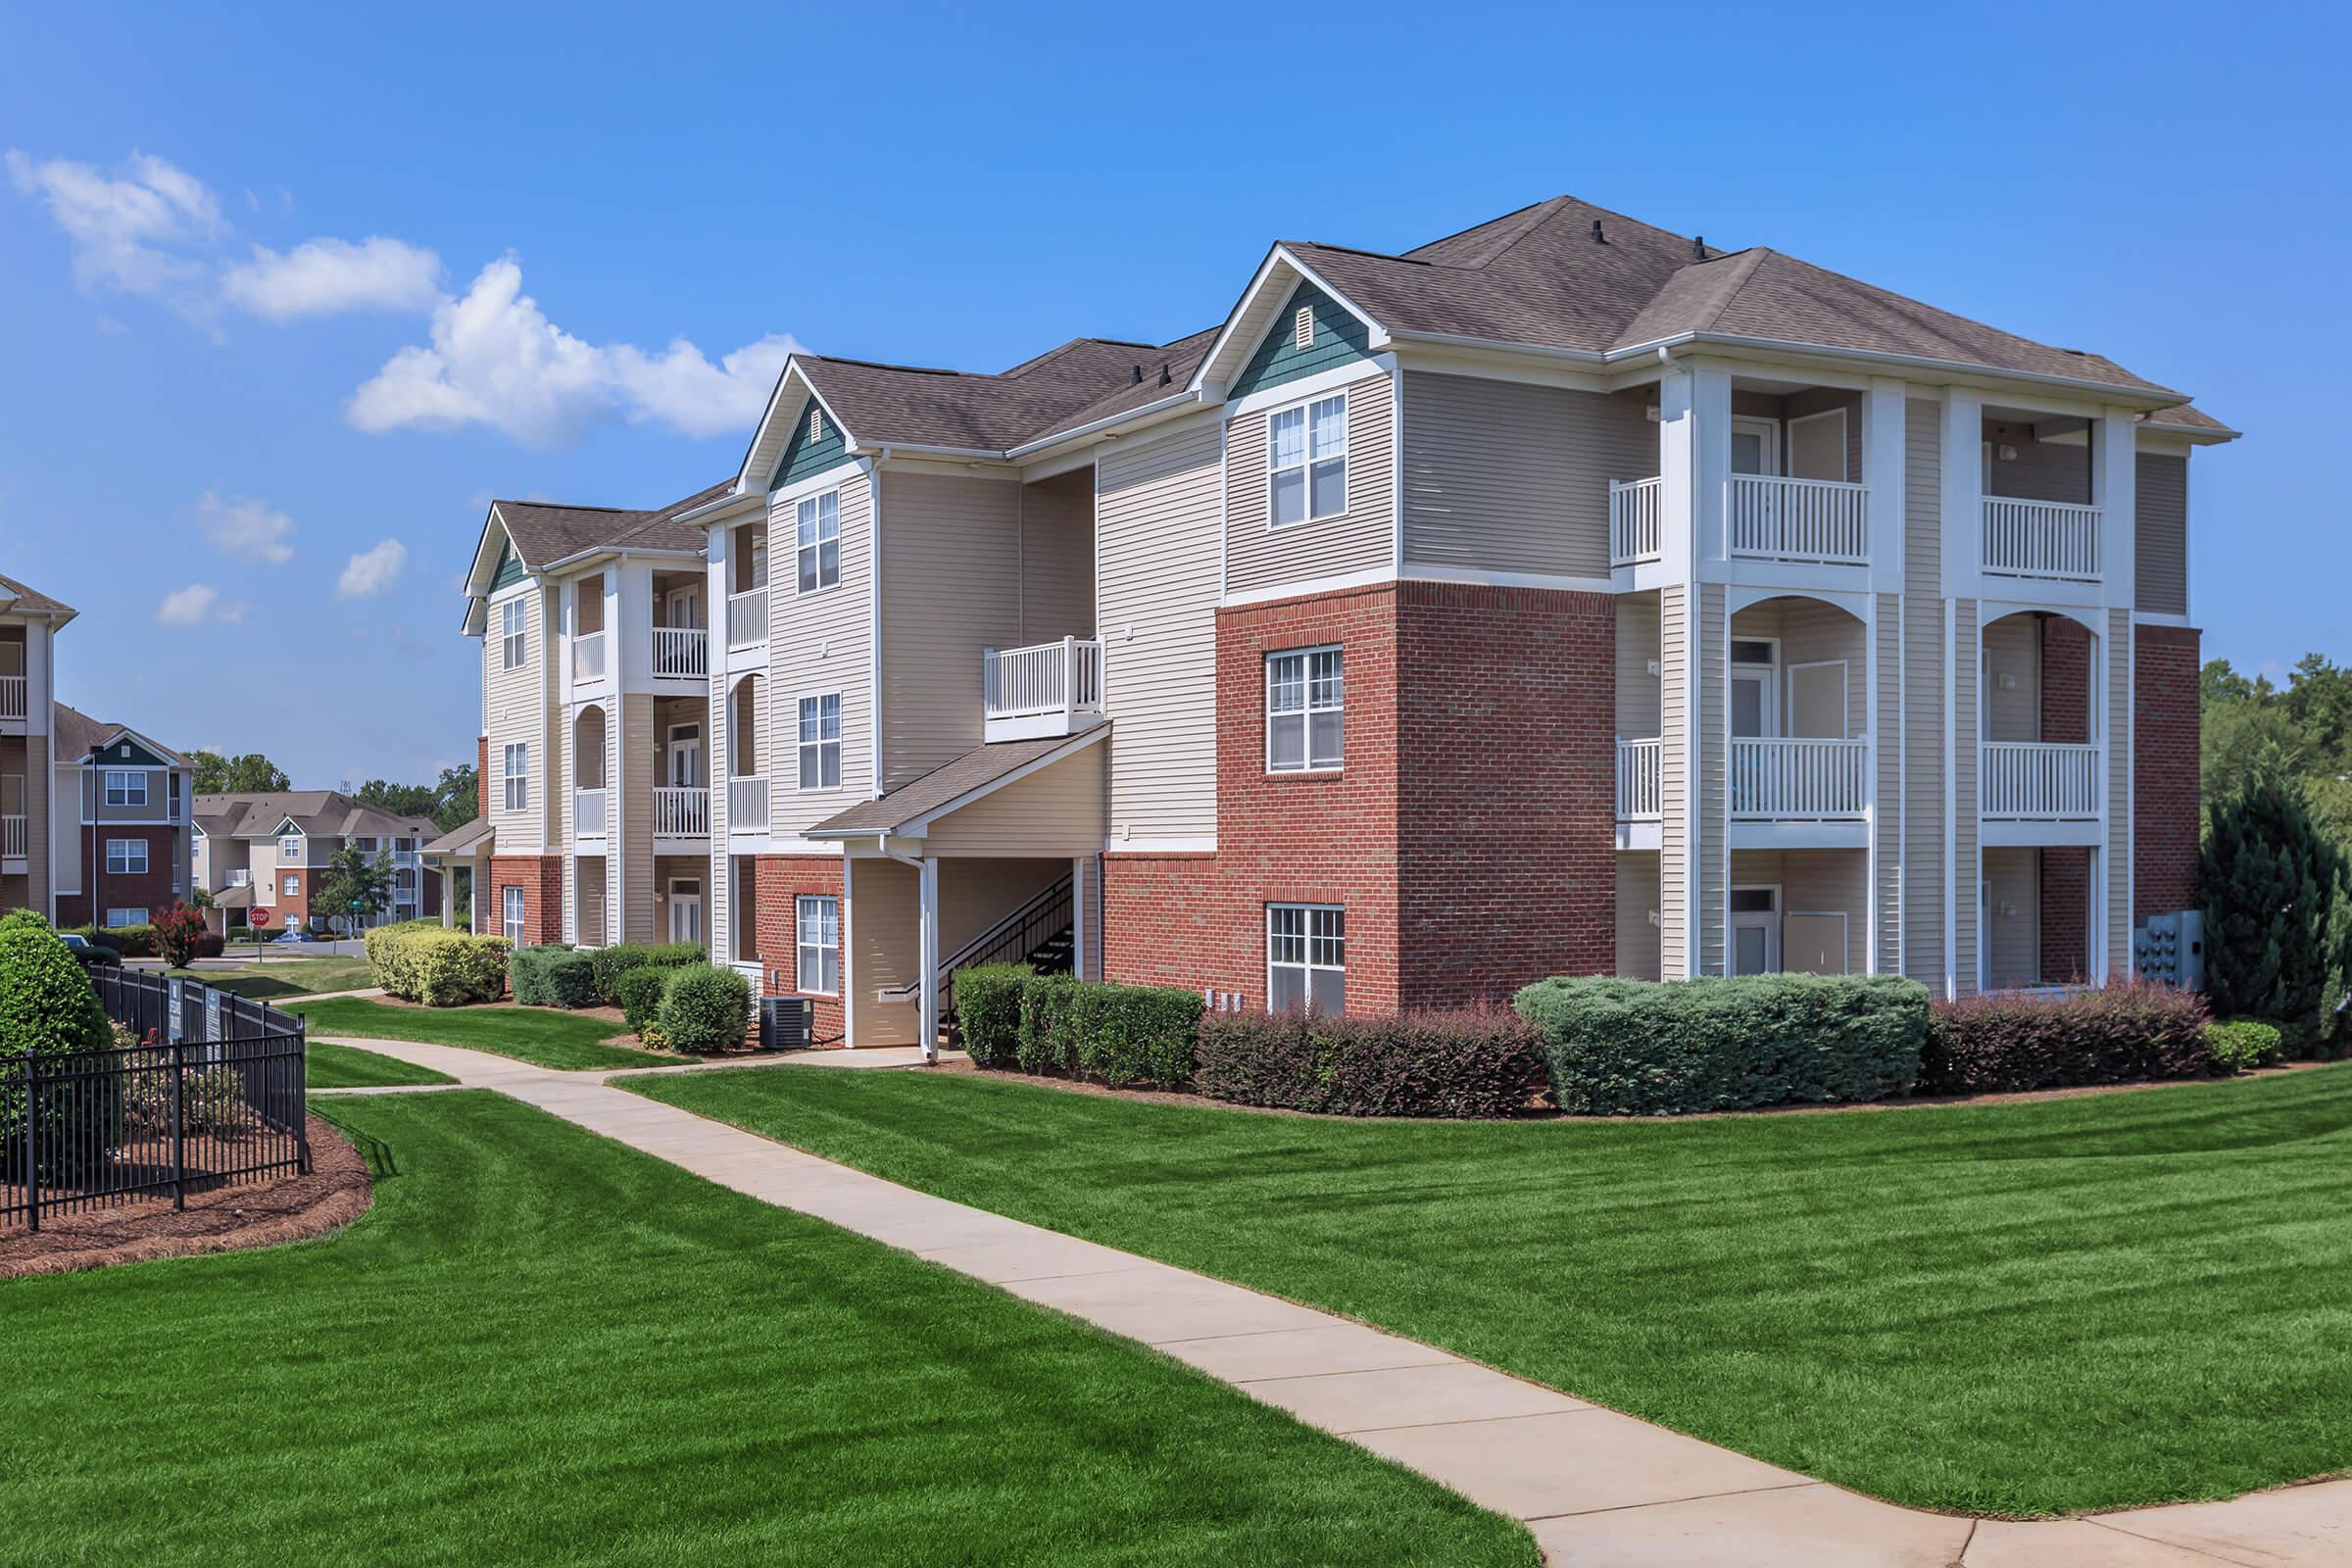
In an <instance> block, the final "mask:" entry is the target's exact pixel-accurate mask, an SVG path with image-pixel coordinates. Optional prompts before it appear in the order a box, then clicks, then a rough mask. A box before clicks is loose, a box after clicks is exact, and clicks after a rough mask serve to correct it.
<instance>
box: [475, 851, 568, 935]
mask: <svg viewBox="0 0 2352 1568" xmlns="http://www.w3.org/2000/svg"><path fill="white" fill-rule="evenodd" d="M511 887H518V888H520V889H522V940H523V945H524V946H526V947H535V946H537V945H538V944H540V943H542V942H561V941H563V940H564V860H563V858H562V857H561V856H555V855H494V856H492V857H491V858H490V878H489V886H488V887H486V888H477V889H475V890H474V900H473V903H474V921H475V925H476V928H477V929H479V930H481V931H482V932H484V933H486V934H488V935H490V936H501V935H504V934H505V931H506V907H507V891H506V890H507V889H508V888H511ZM485 895H487V897H485Z"/></svg>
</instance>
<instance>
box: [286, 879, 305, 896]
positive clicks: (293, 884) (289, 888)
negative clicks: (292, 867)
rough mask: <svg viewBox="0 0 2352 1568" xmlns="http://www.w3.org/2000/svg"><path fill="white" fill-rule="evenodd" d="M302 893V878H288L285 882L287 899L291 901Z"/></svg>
mask: <svg viewBox="0 0 2352 1568" xmlns="http://www.w3.org/2000/svg"><path fill="white" fill-rule="evenodd" d="M301 891H302V878H300V877H298V876H290V877H288V878H286V881H285V893H286V897H287V898H289V899H290V898H293V897H294V896H295V895H296V894H298V893H300V892H301Z"/></svg>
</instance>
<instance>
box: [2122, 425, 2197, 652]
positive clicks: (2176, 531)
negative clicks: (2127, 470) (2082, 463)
mask: <svg viewBox="0 0 2352 1568" xmlns="http://www.w3.org/2000/svg"><path fill="white" fill-rule="evenodd" d="M2132 494H2133V496H2134V497H2135V498H2136V504H2137V507H2138V516H2137V519H2136V526H2135V527H2134V530H2133V537H2134V545H2133V551H2132V570H2133V571H2134V572H2135V573H2136V574H2137V581H2136V583H2135V592H2136V597H2137V600H2138V605H2139V608H2140V609H2142V610H2145V611H2147V612H2149V613H2151V614H2161V615H2185V614H2187V613H2188V459H2186V458H2184V457H2179V456H2175V455H2172V454H2168V453H2160V452H2143V453H2141V454H2140V455H2139V462H2138V464H2137V465H2136V467H2135V474H2134V479H2133V489H2132Z"/></svg>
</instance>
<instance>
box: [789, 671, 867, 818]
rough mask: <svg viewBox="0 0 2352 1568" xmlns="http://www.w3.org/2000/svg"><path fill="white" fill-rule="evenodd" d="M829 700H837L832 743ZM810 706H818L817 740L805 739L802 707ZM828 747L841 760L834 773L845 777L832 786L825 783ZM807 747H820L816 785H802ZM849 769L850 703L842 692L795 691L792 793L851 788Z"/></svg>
mask: <svg viewBox="0 0 2352 1568" xmlns="http://www.w3.org/2000/svg"><path fill="white" fill-rule="evenodd" d="M828 697H830V698H832V699H833V708H834V712H833V739H832V740H831V741H830V742H829V743H828V742H827V741H826V740H825V738H824V734H825V699H826V698H828ZM807 703H814V704H816V734H817V738H816V739H815V740H813V741H804V740H802V739H801V708H802V705H804V704H807ZM828 744H830V745H831V746H832V748H833V751H834V753H835V756H836V757H837V759H838V762H837V765H836V766H835V769H834V771H835V772H837V773H839V774H840V775H841V776H840V777H839V778H838V779H836V780H835V781H834V782H833V783H830V784H828V783H826V782H825V747H826V746H827V745H828ZM804 746H814V747H815V748H816V782H815V783H814V784H804V783H802V782H801V748H802V747H804ZM849 768H850V749H849V703H848V702H847V701H846V700H845V698H844V696H843V694H842V693H841V692H838V691H829V692H828V691H813V692H795V693H794V694H793V698H792V793H793V794H795V795H821V794H823V793H824V792H825V791H827V790H838V789H847V788H848V787H849V777H850V772H849ZM779 793H780V792H779ZM771 809H772V808H771Z"/></svg>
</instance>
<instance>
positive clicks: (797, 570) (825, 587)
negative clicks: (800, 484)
mask: <svg viewBox="0 0 2352 1568" xmlns="http://www.w3.org/2000/svg"><path fill="white" fill-rule="evenodd" d="M827 496H831V497H832V498H833V580H832V581H831V582H827V581H825V580H824V574H825V535H824V528H825V497H827ZM805 506H807V507H813V508H815V509H816V530H817V531H816V539H815V542H814V543H812V544H806V545H805V544H802V543H801V508H803V507H805ZM791 507H792V596H793V598H794V599H795V600H801V599H813V598H815V597H816V596H817V595H818V594H824V593H831V592H832V591H833V590H834V589H836V588H839V587H840V586H841V485H840V484H839V483H835V484H833V485H832V486H830V487H828V488H826V489H821V490H816V491H812V492H810V493H809V494H808V495H805V496H800V497H797V498H796V499H795V500H794V501H793V502H792V503H791ZM769 532H770V533H771V534H772V533H773V532H774V523H773V514H770V523H769ZM804 550H813V551H815V552H816V579H817V580H816V586H815V587H813V588H804V587H802V586H801V552H802V551H804ZM767 554H768V569H769V570H770V571H771V572H772V571H773V570H774V569H775V554H776V552H775V541H774V540H773V539H772V538H771V539H770V540H769V541H768V552H767ZM769 591H770V592H771V593H772V592H773V591H774V590H773V587H772V585H771V587H770V590H769Z"/></svg>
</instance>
